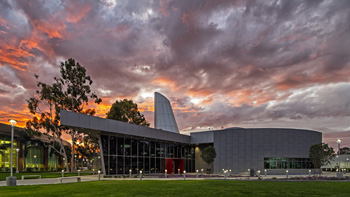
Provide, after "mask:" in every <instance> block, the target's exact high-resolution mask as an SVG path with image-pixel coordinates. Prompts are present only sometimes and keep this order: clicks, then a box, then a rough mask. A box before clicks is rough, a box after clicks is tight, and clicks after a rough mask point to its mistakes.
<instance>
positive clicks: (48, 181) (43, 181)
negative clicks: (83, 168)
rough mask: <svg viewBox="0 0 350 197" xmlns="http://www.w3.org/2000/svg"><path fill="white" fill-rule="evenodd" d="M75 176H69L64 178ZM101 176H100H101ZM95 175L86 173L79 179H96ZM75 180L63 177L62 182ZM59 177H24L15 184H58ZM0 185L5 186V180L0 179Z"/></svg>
mask: <svg viewBox="0 0 350 197" xmlns="http://www.w3.org/2000/svg"><path fill="white" fill-rule="evenodd" d="M71 177H75V178H76V177H77V176H70V177H66V178H71ZM101 177H102V176H101ZM97 179H98V176H97V175H86V176H81V181H82V182H86V181H97ZM73 182H77V179H73V178H72V179H63V183H73ZM60 183H61V178H42V179H25V180H17V185H43V184H60ZM0 186H6V181H0Z"/></svg>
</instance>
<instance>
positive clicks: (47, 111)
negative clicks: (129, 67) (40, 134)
mask: <svg viewBox="0 0 350 197" xmlns="http://www.w3.org/2000/svg"><path fill="white" fill-rule="evenodd" d="M35 77H36V79H37V80H38V77H39V76H38V75H35ZM54 81H55V82H54V83H53V84H52V85H48V84H46V83H43V82H40V81H38V82H37V87H38V88H39V90H38V91H36V95H34V96H33V97H32V98H30V99H28V100H27V103H28V108H29V110H30V113H32V114H33V115H34V117H33V118H32V119H31V120H29V121H28V122H27V127H28V128H33V129H35V130H39V129H44V130H45V131H46V132H47V133H48V134H51V136H52V138H54V140H55V141H58V142H59V143H60V150H57V151H58V152H59V153H60V154H61V155H62V156H64V157H65V162H66V167H67V171H68V158H67V153H66V150H65V147H64V144H63V139H62V134H63V133H64V132H65V133H67V134H69V135H70V136H71V138H72V143H73V144H74V139H75V136H76V134H77V131H76V130H72V129H68V128H66V127H64V126H61V125H60V124H59V122H60V110H62V109H64V110H69V111H73V112H78V113H81V112H83V111H84V109H85V107H86V105H88V101H89V98H90V99H93V101H94V102H95V103H97V104H99V103H100V102H101V101H102V100H101V98H99V97H98V96H97V95H96V94H95V93H93V92H91V88H90V86H91V84H92V83H93V81H92V80H91V77H90V76H88V75H86V69H85V68H84V67H83V66H81V65H80V64H79V63H78V62H77V63H76V62H75V60H74V59H72V58H70V59H68V61H65V62H61V65H60V77H58V78H56V77H54ZM71 151H72V154H74V145H72V150H71ZM73 165H74V157H71V170H73V169H74V166H73Z"/></svg>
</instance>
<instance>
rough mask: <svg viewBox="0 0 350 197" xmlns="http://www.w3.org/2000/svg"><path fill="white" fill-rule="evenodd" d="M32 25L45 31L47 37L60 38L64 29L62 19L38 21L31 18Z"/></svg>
mask: <svg viewBox="0 0 350 197" xmlns="http://www.w3.org/2000/svg"><path fill="white" fill-rule="evenodd" d="M31 23H32V26H33V27H35V28H37V29H38V30H39V31H41V32H43V33H46V34H47V35H48V36H49V38H62V32H63V31H64V30H65V28H66V25H65V24H64V23H63V22H62V21H50V20H48V21H44V22H43V21H40V20H37V19H35V20H33V21H32V22H31Z"/></svg>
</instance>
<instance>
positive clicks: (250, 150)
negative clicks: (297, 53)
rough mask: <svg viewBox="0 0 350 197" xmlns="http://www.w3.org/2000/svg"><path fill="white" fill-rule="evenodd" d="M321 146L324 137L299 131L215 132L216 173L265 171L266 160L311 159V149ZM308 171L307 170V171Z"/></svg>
mask: <svg viewBox="0 0 350 197" xmlns="http://www.w3.org/2000/svg"><path fill="white" fill-rule="evenodd" d="M318 143H322V134H321V133H320V132H316V131H310V130H299V129H278V128H268V129H243V128H233V129H225V130H218V131H214V147H215V149H216V154H217V157H216V159H215V161H214V171H215V172H216V173H219V172H221V171H222V169H231V170H232V173H235V174H239V173H244V172H247V171H248V169H260V170H263V169H264V158H272V157H284V158H308V157H309V148H310V146H311V145H313V144H318ZM305 172H306V170H305Z"/></svg>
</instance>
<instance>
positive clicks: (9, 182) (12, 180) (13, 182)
mask: <svg viewBox="0 0 350 197" xmlns="http://www.w3.org/2000/svg"><path fill="white" fill-rule="evenodd" d="M9 122H10V124H11V167H10V177H6V186H16V183H17V181H16V177H14V176H13V135H14V130H15V125H16V123H17V120H14V119H9Z"/></svg>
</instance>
